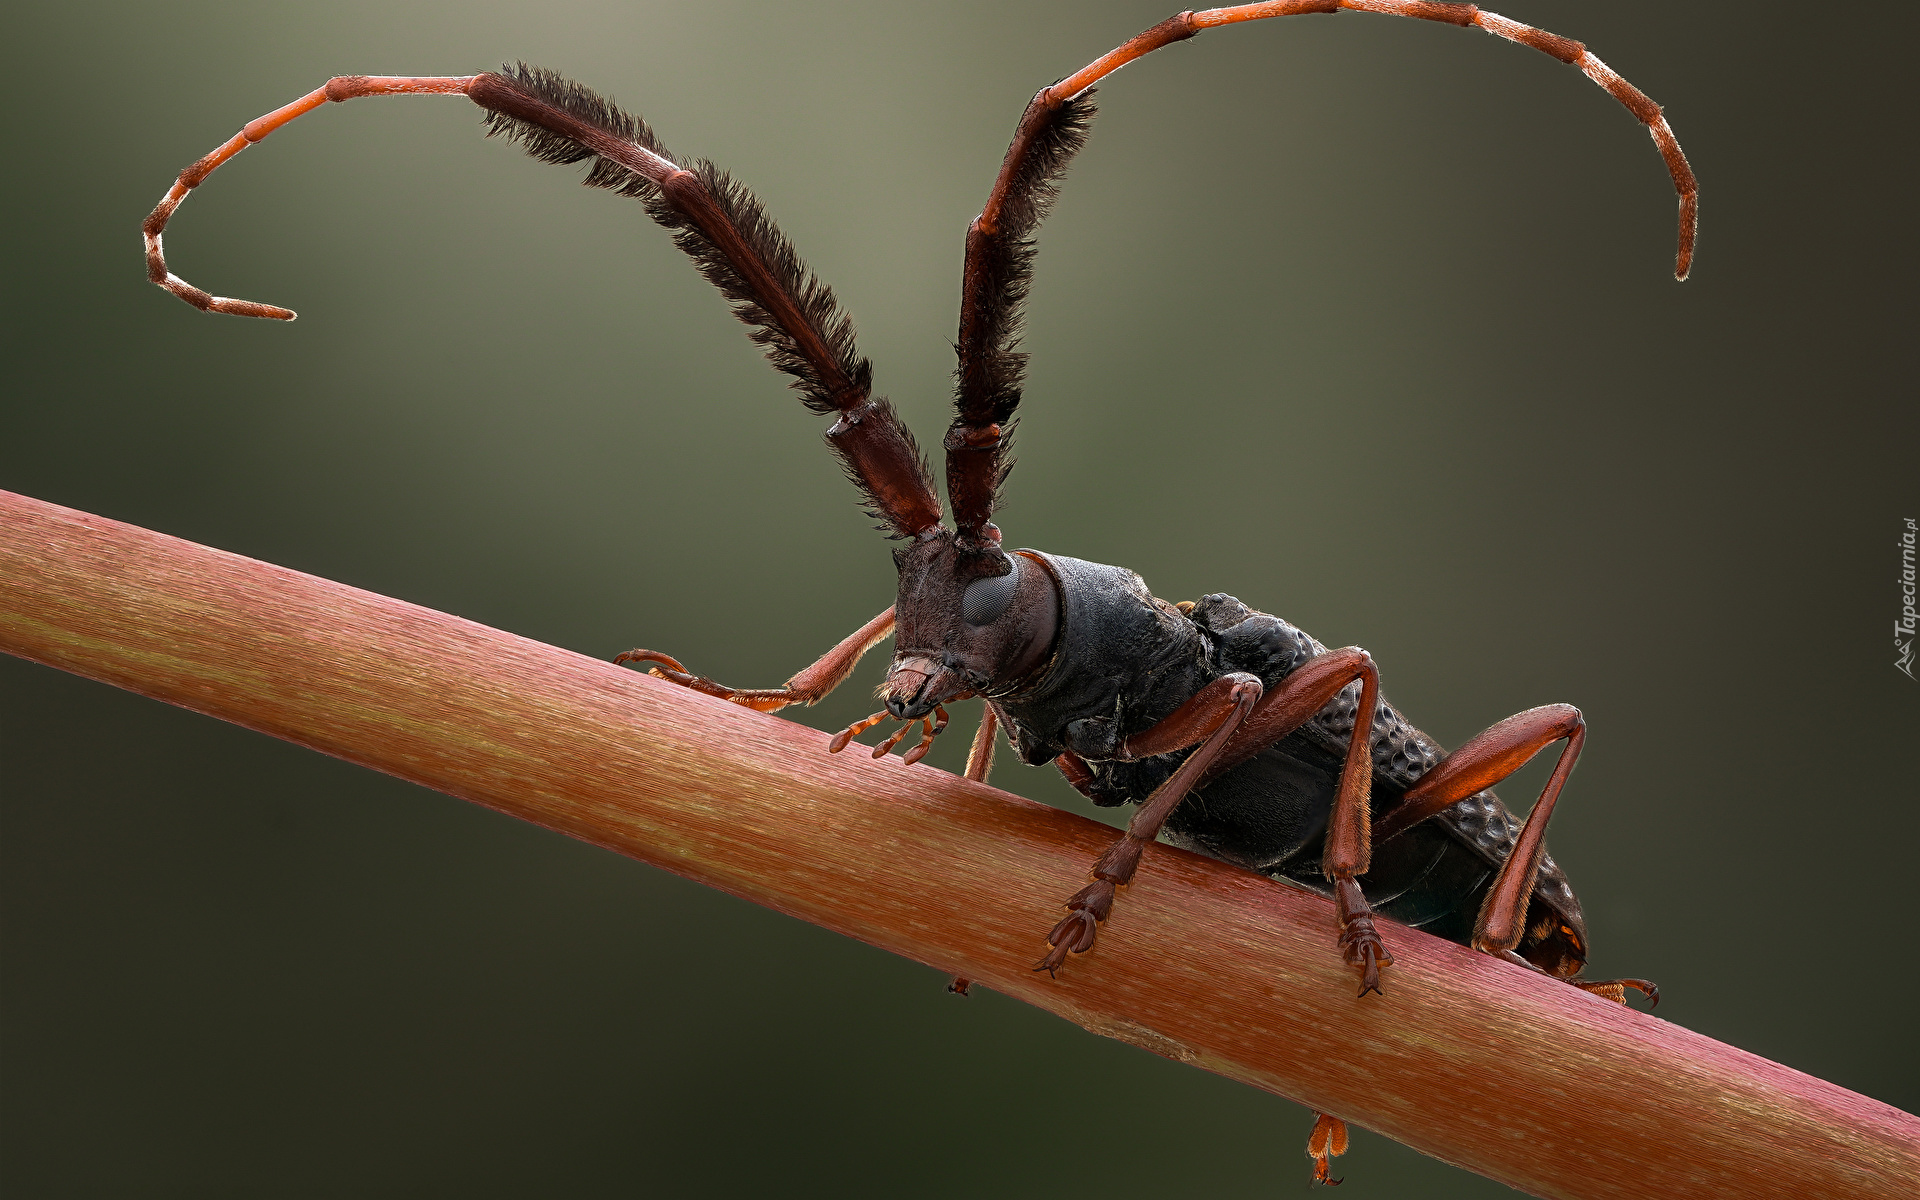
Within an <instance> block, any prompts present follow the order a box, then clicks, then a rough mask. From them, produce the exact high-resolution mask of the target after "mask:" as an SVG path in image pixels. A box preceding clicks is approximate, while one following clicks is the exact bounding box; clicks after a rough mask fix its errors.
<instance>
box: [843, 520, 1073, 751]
mask: <svg viewBox="0 0 1920 1200" xmlns="http://www.w3.org/2000/svg"><path fill="white" fill-rule="evenodd" d="M988 528H989V529H992V527H991V526H988ZM993 533H994V535H995V536H994V537H993V540H991V541H989V540H987V539H981V540H979V541H977V542H974V543H971V544H968V545H964V546H963V545H961V544H960V543H959V541H958V539H956V538H955V537H954V535H953V533H952V532H951V531H950V530H946V529H941V530H939V531H937V532H934V533H932V534H930V535H929V536H926V537H923V538H921V539H919V540H917V541H915V542H914V543H913V544H912V545H910V546H906V547H904V548H902V549H900V550H897V551H895V552H894V563H895V565H897V566H898V567H899V568H900V595H899V598H898V599H897V600H896V601H895V602H894V609H893V615H894V631H893V638H894V641H893V644H894V648H895V649H894V655H893V666H892V668H891V669H890V670H889V671H888V672H887V681H886V683H885V684H883V685H881V688H880V698H881V699H882V700H884V701H885V702H886V705H887V711H888V712H890V713H892V714H893V715H894V716H895V717H898V718H900V719H902V720H911V719H913V718H915V717H921V716H925V715H926V714H927V713H930V712H932V711H933V709H934V706H935V705H937V704H944V703H946V702H947V701H949V700H953V699H956V698H958V697H961V696H967V695H975V694H982V695H987V696H992V695H995V694H998V693H1002V692H1005V691H1007V690H1009V689H1011V688H1012V687H1013V686H1015V685H1016V684H1018V683H1020V682H1021V681H1022V680H1024V679H1026V678H1027V677H1028V676H1030V675H1032V674H1034V673H1035V672H1037V671H1039V670H1041V669H1042V668H1044V667H1045V666H1046V663H1047V660H1048V657H1049V655H1050V653H1051V651H1052V649H1053V640H1054V634H1055V633H1056V632H1057V631H1058V629H1059V627H1060V595H1059V590H1058V588H1057V587H1056V586H1055V584H1054V582H1053V577H1052V575H1051V574H1049V573H1048V571H1047V569H1046V568H1045V567H1043V566H1041V565H1040V563H1039V561H1038V560H1037V559H1034V558H1032V557H1029V556H1027V555H1024V554H1020V553H1018V552H1016V553H1014V554H1008V553H1006V552H1005V551H1003V550H1001V549H1000V546H999V541H998V537H997V534H998V531H997V530H994V531H993Z"/></svg>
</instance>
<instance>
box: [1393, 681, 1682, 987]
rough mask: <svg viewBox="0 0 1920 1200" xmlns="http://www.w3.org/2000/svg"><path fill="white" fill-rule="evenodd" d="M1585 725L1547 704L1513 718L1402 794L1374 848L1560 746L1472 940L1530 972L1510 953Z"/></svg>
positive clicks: (1609, 982)
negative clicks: (1558, 756)
mask: <svg viewBox="0 0 1920 1200" xmlns="http://www.w3.org/2000/svg"><path fill="white" fill-rule="evenodd" d="M1586 740H1587V723H1586V721H1585V719H1584V718H1582V717H1581V715H1580V710H1579V709H1577V708H1575V707H1573V706H1572V705H1571V704H1548V705H1543V706H1541V707H1540V708H1530V709H1528V710H1527V711H1526V712H1523V713H1516V714H1514V715H1513V716H1511V717H1508V718H1507V719H1506V720H1504V721H1501V722H1500V723H1499V724H1497V725H1494V726H1492V727H1491V728H1489V729H1487V730H1486V731H1484V732H1482V733H1481V734H1480V735H1479V736H1477V737H1475V738H1474V739H1473V740H1471V741H1469V742H1468V743H1467V744H1466V745H1464V746H1462V747H1460V748H1459V749H1458V750H1455V751H1454V752H1453V753H1452V754H1449V755H1447V757H1445V758H1443V759H1441V760H1440V763H1439V765H1438V766H1436V767H1434V768H1433V769H1432V770H1431V771H1428V772H1427V773H1426V774H1425V775H1424V776H1422V777H1421V779H1420V782H1418V783H1416V784H1414V785H1413V786H1412V787H1411V788H1408V789H1407V793H1406V795H1405V796H1404V797H1402V798H1401V801H1400V803H1399V804H1398V805H1396V806H1395V807H1394V809H1393V810H1392V811H1391V812H1388V813H1386V814H1385V815H1383V816H1382V817H1381V818H1380V824H1379V825H1378V826H1377V827H1376V828H1375V830H1374V840H1375V841H1376V842H1384V841H1386V840H1387V839H1388V838H1391V837H1393V836H1395V835H1396V834H1400V833H1403V832H1405V831H1406V830H1408V829H1411V828H1413V827H1414V826H1415V825H1417V824H1419V823H1420V822H1421V821H1424V820H1426V819H1427V818H1428V817H1431V816H1433V815H1435V814H1436V813H1439V812H1441V811H1443V810H1445V809H1447V808H1449V807H1451V806H1452V805H1454V804H1458V803H1459V802H1460V801H1462V800H1465V799H1467V798H1468V797H1471V796H1477V795H1479V794H1480V793H1481V792H1483V791H1485V790H1486V789H1487V788H1490V787H1492V786H1493V785H1495V784H1497V783H1499V782H1500V781H1501V780H1503V779H1505V778H1507V776H1509V775H1511V774H1513V773H1514V772H1515V771H1518V770H1519V769H1520V768H1521V767H1523V766H1525V765H1526V764H1527V763H1528V762H1529V761H1530V760H1531V759H1532V758H1533V756H1534V755H1536V754H1538V753H1540V751H1542V750H1544V749H1546V748H1547V747H1548V746H1551V745H1552V744H1553V743H1555V742H1558V741H1565V742H1566V743H1567V745H1566V748H1565V749H1564V750H1562V751H1561V752H1560V761H1559V762H1558V763H1556V764H1555V765H1554V768H1553V775H1552V777H1551V778H1549V779H1548V780H1547V786H1546V787H1544V788H1542V789H1541V790H1540V799H1539V800H1537V801H1535V802H1534V805H1533V811H1532V812H1530V813H1528V814H1527V823H1526V825H1525V826H1524V827H1523V828H1522V829H1521V830H1520V837H1519V840H1518V841H1517V842H1515V843H1514V847H1513V853H1512V854H1510V855H1508V856H1507V861H1506V862H1505V863H1504V864H1502V865H1501V868H1500V874H1499V876H1498V877H1497V878H1495V880H1494V883H1493V889H1492V890H1491V891H1490V892H1488V893H1487V898H1486V901H1485V902H1484V903H1483V904H1482V905H1481V908H1480V919H1479V920H1478V921H1477V922H1476V923H1475V926H1474V932H1473V946H1474V949H1476V950H1480V951H1484V952H1485V953H1487V954H1492V955H1495V956H1497V957H1500V958H1505V959H1509V960H1511V961H1513V962H1517V963H1519V964H1520V965H1521V966H1524V967H1528V968H1529V969H1537V968H1534V967H1533V964H1532V963H1529V962H1527V961H1526V960H1525V959H1524V958H1521V957H1520V956H1519V955H1518V954H1516V953H1514V948H1515V947H1517V946H1518V945H1519V944H1520V940H1521V938H1522V937H1523V936H1525V934H1526V918H1527V902H1528V900H1530V899H1531V898H1532V896H1533V885H1534V880H1535V877H1536V876H1537V875H1538V874H1539V869H1540V859H1541V858H1542V857H1543V856H1544V855H1545V854H1546V839H1547V822H1548V821H1549V820H1551V819H1552V817H1553V806H1554V805H1555V803H1557V802H1558V801H1559V799H1560V789H1561V788H1563V787H1565V786H1566V782H1567V777H1568V776H1569V775H1571V774H1573V768H1574V764H1575V763H1577V762H1579V760H1580V748H1581V747H1582V746H1583V745H1585V744H1586ZM1567 982H1569V983H1572V984H1573V985H1574V986H1575V987H1578V988H1582V989H1584V990H1586V991H1589V992H1593V993H1594V994H1596V995H1600V996H1605V997H1607V998H1608V999H1610V1000H1615V1001H1618V1002H1620V1003H1622V1004H1624V1003H1626V989H1627V988H1633V989H1635V990H1636V991H1639V992H1641V993H1642V994H1644V995H1645V996H1646V997H1647V998H1648V1000H1650V1001H1652V1002H1653V1003H1656V1004H1657V1003H1659V997H1660V989H1659V988H1657V987H1655V986H1654V985H1653V984H1652V983H1650V982H1648V981H1647V980H1644V979H1605V980H1592V981H1588V980H1568V981H1567Z"/></svg>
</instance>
